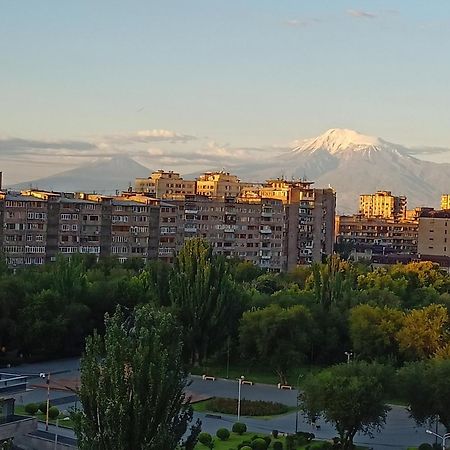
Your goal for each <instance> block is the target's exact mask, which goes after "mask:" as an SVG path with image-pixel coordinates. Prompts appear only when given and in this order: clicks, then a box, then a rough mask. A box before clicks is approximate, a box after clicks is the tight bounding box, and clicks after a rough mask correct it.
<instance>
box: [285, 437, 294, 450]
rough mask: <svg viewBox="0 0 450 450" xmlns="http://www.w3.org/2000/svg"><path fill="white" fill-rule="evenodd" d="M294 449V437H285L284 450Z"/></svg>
mask: <svg viewBox="0 0 450 450" xmlns="http://www.w3.org/2000/svg"><path fill="white" fill-rule="evenodd" d="M294 449H295V436H294V435H292V434H289V435H288V436H286V450H294Z"/></svg>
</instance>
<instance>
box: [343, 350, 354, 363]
mask: <svg viewBox="0 0 450 450" xmlns="http://www.w3.org/2000/svg"><path fill="white" fill-rule="evenodd" d="M344 354H345V355H347V364H350V359H351V357H352V356H353V352H344Z"/></svg>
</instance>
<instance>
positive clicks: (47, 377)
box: [39, 372, 50, 431]
mask: <svg viewBox="0 0 450 450" xmlns="http://www.w3.org/2000/svg"><path fill="white" fill-rule="evenodd" d="M39 376H40V377H41V378H43V379H45V380H46V381H45V382H46V383H47V408H46V409H47V411H46V414H45V431H48V410H49V409H50V372H49V373H44V372H42V373H40V374H39Z"/></svg>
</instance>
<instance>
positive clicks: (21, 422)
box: [0, 417, 37, 441]
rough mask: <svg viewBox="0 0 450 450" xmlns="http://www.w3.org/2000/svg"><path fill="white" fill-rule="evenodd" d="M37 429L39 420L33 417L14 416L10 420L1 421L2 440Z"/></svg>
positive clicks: (0, 433) (0, 436) (0, 437)
mask: <svg viewBox="0 0 450 450" xmlns="http://www.w3.org/2000/svg"><path fill="white" fill-rule="evenodd" d="M35 430H37V420H36V419H34V418H32V417H24V418H14V419H13V420H11V421H10V422H6V423H0V441H2V440H4V439H10V438H12V437H13V438H16V437H19V436H21V435H25V434H28V433H32V432H33V431H35Z"/></svg>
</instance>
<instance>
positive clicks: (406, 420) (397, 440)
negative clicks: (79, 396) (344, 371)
mask: <svg viewBox="0 0 450 450" xmlns="http://www.w3.org/2000/svg"><path fill="white" fill-rule="evenodd" d="M8 372H10V373H16V374H27V375H34V376H33V377H32V378H31V379H30V380H29V384H33V383H39V382H40V381H39V373H40V372H46V373H48V372H51V373H52V376H51V379H52V380H54V381H55V382H56V383H59V382H61V383H64V382H66V381H67V380H70V379H75V378H78V377H79V360H78V359H75V358H72V359H64V360H59V361H50V362H43V363H36V364H24V365H22V366H19V367H15V368H11V369H8ZM44 387H45V386H44ZM189 390H190V391H192V392H193V393H195V394H198V395H202V396H211V397H212V396H218V397H228V398H237V396H238V382H237V381H236V380H221V379H220V380H216V381H205V380H202V379H201V378H200V377H197V376H193V377H192V378H191V384H190V386H189ZM241 395H242V398H246V399H249V400H268V401H274V402H280V403H283V404H286V405H288V406H295V405H296V396H297V391H296V390H292V391H287V390H279V389H277V388H276V386H272V385H264V384H255V385H254V386H248V385H243V386H242V394H241ZM15 397H16V401H17V403H18V404H26V403H30V402H41V401H44V400H45V399H46V389H45V388H44V389H43V388H34V389H32V390H29V391H28V392H26V393H23V394H18V395H16V396H15ZM50 398H51V399H52V400H53V401H54V403H58V404H59V408H60V409H61V410H67V411H69V410H70V408H72V407H73V406H75V402H74V400H75V399H74V397H73V394H72V393H71V392H69V391H59V390H51V392H50ZM194 417H195V418H199V419H201V420H202V424H203V429H204V430H205V431H208V432H211V433H215V431H216V430H217V429H218V428H220V427H223V426H227V427H228V428H230V426H231V424H232V423H234V422H235V421H236V417H235V416H226V415H221V417H220V418H218V417H207V415H206V414H202V413H195V416H194ZM243 421H245V423H246V424H247V426H248V429H249V430H250V431H254V432H270V431H272V430H279V431H280V432H294V431H295V413H290V414H286V415H282V416H278V417H274V418H271V419H268V420H266V419H256V418H247V417H246V418H245V419H243ZM318 424H319V425H320V429H318V430H317V429H312V427H311V425H310V424H307V423H306V422H305V421H304V420H303V418H302V416H301V415H299V429H300V430H303V431H311V432H314V433H315V434H316V436H317V437H319V438H324V439H328V438H332V437H333V436H336V432H335V430H334V428H333V427H332V426H330V425H329V424H327V423H325V422H323V421H322V422H318ZM50 431H52V430H50ZM64 434H65V435H66V436H67V437H68V438H71V437H74V436H73V433H72V432H71V431H70V430H65V431H64ZM355 442H356V443H357V444H361V445H366V446H369V447H372V448H373V449H374V450H383V449H399V450H400V449H405V448H406V447H412V446H418V445H419V444H421V443H422V442H429V443H433V442H434V439H433V437H432V436H429V435H428V434H426V433H425V429H424V428H423V427H417V426H416V425H415V422H414V421H413V420H412V419H411V418H410V417H409V414H408V411H407V410H406V409H405V408H403V407H400V406H392V407H391V411H390V412H389V413H388V418H387V422H386V426H385V427H384V428H383V429H382V430H381V431H380V432H377V433H375V434H374V436H373V438H370V437H368V436H364V435H357V436H356V438H355Z"/></svg>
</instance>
